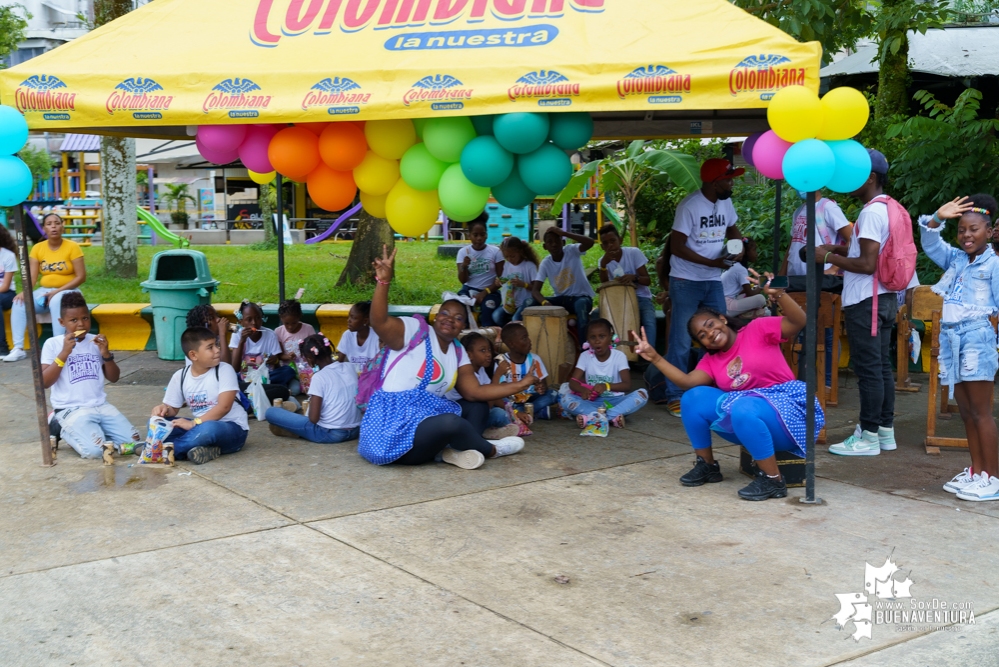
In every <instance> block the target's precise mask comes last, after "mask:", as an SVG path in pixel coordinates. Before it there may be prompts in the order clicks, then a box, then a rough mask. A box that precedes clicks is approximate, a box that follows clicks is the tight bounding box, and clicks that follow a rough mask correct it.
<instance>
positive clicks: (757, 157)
mask: <svg viewBox="0 0 999 667" xmlns="http://www.w3.org/2000/svg"><path fill="white" fill-rule="evenodd" d="M790 147H791V143H790V142H788V141H784V140H783V139H781V138H780V137H778V136H777V134H776V133H775V132H774V131H773V130H770V131H768V132H765V133H764V134H763V136H762V137H760V138H759V139H757V140H756V143H755V144H754V145H753V163H754V165H753V166H755V167H756V170H757V171H759V172H760V173H761V174H763V175H764V176H766V177H767V178H772V179H774V180H780V179H782V178H784V167H783V163H784V154H785V153H787V149H789V148H790Z"/></svg>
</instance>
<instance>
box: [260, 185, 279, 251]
mask: <svg viewBox="0 0 999 667" xmlns="http://www.w3.org/2000/svg"><path fill="white" fill-rule="evenodd" d="M270 191H271V185H270V183H265V184H264V185H261V186H260V190H259V192H260V196H259V197H258V198H257V204H259V205H260V218H261V220H263V221H264V243H265V244H266V245H268V246H269V245H271V243H273V244H274V245H275V246H277V238H276V237H275V236H274V209H272V208H271V192H270Z"/></svg>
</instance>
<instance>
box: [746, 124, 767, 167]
mask: <svg viewBox="0 0 999 667" xmlns="http://www.w3.org/2000/svg"><path fill="white" fill-rule="evenodd" d="M763 134H764V133H763V132H754V133H753V134H751V135H749V136H748V137H746V140H745V141H743V142H742V159H743V160H745V161H746V164H748V165H749V166H750V167H755V166H756V165H755V164H753V146H755V145H756V140H757V139H759V138H760V137H762V136H763Z"/></svg>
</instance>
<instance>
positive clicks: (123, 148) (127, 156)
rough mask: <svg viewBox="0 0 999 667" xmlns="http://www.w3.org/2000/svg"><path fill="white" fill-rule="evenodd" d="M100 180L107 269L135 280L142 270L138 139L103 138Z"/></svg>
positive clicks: (105, 266)
mask: <svg viewBox="0 0 999 667" xmlns="http://www.w3.org/2000/svg"><path fill="white" fill-rule="evenodd" d="M101 181H102V196H103V199H104V229H103V230H102V232H101V238H102V239H103V242H104V269H105V271H107V274H108V275H109V276H116V277H118V278H135V277H136V276H137V275H138V271H139V262H138V255H137V252H138V250H137V248H136V246H137V244H138V233H139V226H138V223H137V222H136V214H135V210H136V198H135V139H123V138H120V137H101Z"/></svg>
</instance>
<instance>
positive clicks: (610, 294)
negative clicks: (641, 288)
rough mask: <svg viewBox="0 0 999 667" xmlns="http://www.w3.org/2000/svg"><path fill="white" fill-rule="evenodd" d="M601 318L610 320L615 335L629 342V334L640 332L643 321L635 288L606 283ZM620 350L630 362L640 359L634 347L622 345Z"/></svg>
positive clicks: (601, 289) (601, 296)
mask: <svg viewBox="0 0 999 667" xmlns="http://www.w3.org/2000/svg"><path fill="white" fill-rule="evenodd" d="M600 317H602V318H604V319H605V320H609V321H610V323H611V324H612V325H614V333H616V334H617V336H618V338H620V339H621V340H628V334H629V332H631V331H636V332H637V331H639V329H640V328H641V326H642V321H641V317H640V316H639V313H638V297H637V296H635V288H634V287H632V286H630V285H620V284H618V283H604V284H603V285H601V286H600ZM618 349H619V350H621V351H622V352H624V355H625V356H626V357H628V361H635V360H636V359H638V355H637V354H635V348H634V347H632V346H630V345H621V346H619V347H618Z"/></svg>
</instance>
